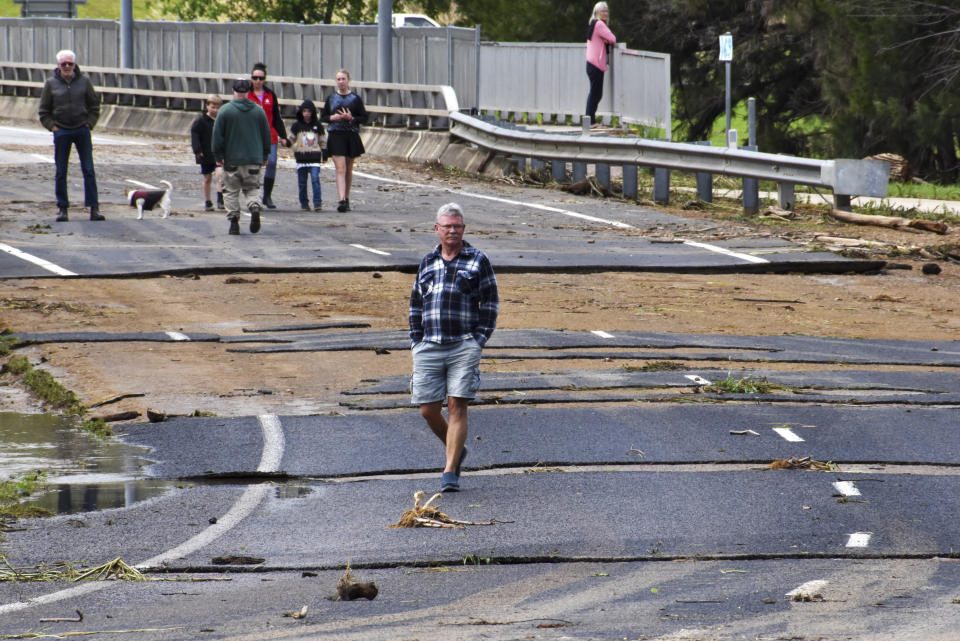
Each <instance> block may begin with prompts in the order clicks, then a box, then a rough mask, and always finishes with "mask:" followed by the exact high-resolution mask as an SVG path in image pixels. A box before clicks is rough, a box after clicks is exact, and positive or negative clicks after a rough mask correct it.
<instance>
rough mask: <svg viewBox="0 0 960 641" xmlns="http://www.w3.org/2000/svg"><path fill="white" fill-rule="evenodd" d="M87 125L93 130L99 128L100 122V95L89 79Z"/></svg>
mask: <svg viewBox="0 0 960 641" xmlns="http://www.w3.org/2000/svg"><path fill="white" fill-rule="evenodd" d="M86 101H87V125H89V126H90V129H93V128H94V127H96V126H97V121H98V120H100V94H98V93H97V90H96V89H94V88H93V83H92V82H90V78H89V77H88V78H87V93H86Z"/></svg>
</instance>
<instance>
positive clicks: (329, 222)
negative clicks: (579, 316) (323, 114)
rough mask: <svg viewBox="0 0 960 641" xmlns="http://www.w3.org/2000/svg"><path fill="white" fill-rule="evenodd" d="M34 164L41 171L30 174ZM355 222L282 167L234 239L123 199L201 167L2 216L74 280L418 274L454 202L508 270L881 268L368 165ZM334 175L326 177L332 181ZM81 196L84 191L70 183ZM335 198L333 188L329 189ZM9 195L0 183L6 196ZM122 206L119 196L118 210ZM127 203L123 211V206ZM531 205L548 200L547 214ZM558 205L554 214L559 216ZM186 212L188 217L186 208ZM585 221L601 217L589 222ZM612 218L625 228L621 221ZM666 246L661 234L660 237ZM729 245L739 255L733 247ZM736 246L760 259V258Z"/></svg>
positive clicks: (113, 183) (146, 174)
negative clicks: (255, 230) (91, 210)
mask: <svg viewBox="0 0 960 641" xmlns="http://www.w3.org/2000/svg"><path fill="white" fill-rule="evenodd" d="M34 171H37V170H34ZM354 176H355V177H354V187H353V195H352V197H351V205H352V208H353V211H352V212H351V218H350V223H349V224H346V223H344V221H343V218H342V216H341V215H340V214H338V213H337V212H335V211H333V208H332V205H330V203H331V202H332V201H329V200H328V204H327V205H326V207H327V208H326V209H325V210H324V211H321V212H310V213H305V212H301V211H299V209H298V206H297V205H296V203H295V200H294V198H293V195H294V194H295V193H296V187H295V177H294V174H293V172H291V171H281V172H280V173H279V174H278V183H277V188H276V190H275V191H274V197H275V199H276V200H278V201H279V203H280V207H279V208H278V209H277V210H268V211H266V212H264V215H263V229H262V231H261V232H260V233H259V234H256V235H254V234H249V233H247V230H246V219H244V220H243V221H242V222H243V224H242V225H241V229H242V233H241V235H240V236H239V237H236V236H228V235H227V233H226V228H227V222H226V220H225V217H224V215H223V212H219V211H218V212H211V213H200V212H198V211H197V209H198V207H197V205H198V204H199V203H198V202H197V201H195V200H194V198H195V197H194V196H192V195H191V196H188V194H187V192H186V190H182V189H175V190H174V192H173V198H172V200H173V211H174V213H173V214H172V215H171V217H169V218H167V219H162V218H160V217H159V216H160V215H159V213H156V212H147V213H145V215H144V219H143V220H139V221H138V220H136V211H135V210H134V209H133V208H131V207H128V206H127V205H126V202H125V197H124V195H123V193H124V190H125V189H130V188H132V185H131V184H130V183H129V182H126V180H127V178H130V177H135V178H136V179H137V180H140V181H143V182H146V183H148V184H159V181H160V180H161V179H165V180H170V181H171V182H173V183H174V184H175V185H189V184H195V183H196V182H197V181H198V178H197V176H196V173H195V166H193V165H187V164H186V162H185V164H184V166H170V165H164V166H156V167H155V166H151V165H149V164H147V165H142V166H130V165H114V164H102V165H101V166H98V179H99V181H98V182H99V183H100V184H101V192H102V194H101V201H102V203H103V205H104V207H108V209H109V211H107V212H106V213H107V218H108V219H107V221H105V222H91V221H89V220H88V219H87V218H88V214H87V212H86V210H85V209H83V208H80V207H74V208H73V209H71V220H70V222H67V223H55V222H53V218H54V215H55V212H54V211H53V208H52V207H51V213H50V215H49V217H46V218H42V219H37V220H40V221H41V223H42V224H49V226H50V228H49V229H41V230H39V231H38V230H37V229H36V228H32V229H31V228H30V225H29V224H27V223H25V222H24V221H22V220H17V221H15V222H11V223H5V224H4V225H3V226H2V228H0V231H2V234H3V237H4V243H5V244H7V245H9V246H11V247H13V248H15V249H17V250H20V251H23V252H26V253H28V254H31V255H33V256H35V257H37V258H40V259H43V260H46V261H50V262H51V263H54V264H55V265H58V266H59V267H61V268H63V269H66V270H69V271H70V272H73V273H75V274H77V275H80V276H126V275H130V276H132V275H150V274H160V273H190V272H207V273H213V272H226V271H324V270H374V269H391V270H403V271H413V270H415V269H416V266H417V264H418V263H419V261H420V258H421V257H422V256H423V254H424V253H426V252H427V251H428V250H429V249H430V248H431V247H432V246H433V245H435V243H436V237H435V235H434V234H433V231H432V225H431V222H432V217H433V212H435V211H436V210H437V208H438V207H439V206H440V205H441V204H443V203H445V202H449V201H450V200H451V199H455V200H457V201H459V202H461V204H462V205H463V206H464V207H465V209H466V211H467V219H468V221H469V226H470V227H469V231H468V240H469V241H470V242H472V243H474V244H476V245H477V246H479V247H481V248H483V249H484V251H485V252H486V253H487V254H488V255H489V256H490V258H491V260H492V261H493V263H494V265H495V267H496V268H497V269H498V270H501V271H539V272H542V271H550V270H567V269H588V270H603V271H609V270H611V269H612V270H645V271H709V272H786V271H799V272H817V273H833V272H851V271H854V272H862V271H873V270H877V269H879V268H880V267H882V266H883V264H884V263H883V262H882V261H862V260H854V259H848V258H844V257H842V256H839V255H836V254H830V253H826V252H807V251H805V248H804V247H801V246H798V245H793V244H791V243H788V242H786V241H782V240H779V239H770V238H743V239H734V240H724V241H716V242H713V241H711V240H709V238H708V239H707V240H706V241H705V242H708V243H709V244H710V245H711V246H713V247H714V248H715V249H714V250H709V249H705V248H702V247H697V246H693V245H689V244H684V243H683V242H675V241H674V236H675V235H676V236H677V237H682V236H683V235H684V234H688V235H689V234H693V235H694V236H695V239H696V240H701V238H700V237H699V236H697V235H696V232H697V231H698V230H701V229H704V228H705V225H704V223H703V222H702V221H698V220H693V219H685V218H682V217H679V216H675V215H671V214H665V213H662V212H657V211H655V210H652V209H647V208H644V207H639V206H635V205H630V204H627V203H620V202H607V201H596V200H592V199H589V198H582V197H576V196H572V195H570V194H558V193H556V192H553V191H545V190H538V189H525V188H520V189H513V190H512V191H511V194H510V197H509V198H508V199H505V200H499V201H498V200H493V201H491V200H489V197H491V196H492V197H494V198H496V197H498V196H499V194H498V192H497V191H496V190H495V189H492V188H487V187H485V186H483V185H479V186H474V187H471V188H470V189H471V190H474V191H470V190H461V189H453V188H450V187H447V186H445V185H434V184H430V183H429V181H428V180H425V181H424V184H423V185H416V186H410V185H396V184H392V183H391V182H390V179H388V178H377V177H375V176H373V175H370V174H365V173H363V172H358V173H355V175H354ZM331 178H332V172H328V171H324V175H323V179H324V182H325V183H326V182H327V181H328V179H331ZM45 180H47V178H46V177H44V178H40V177H38V179H37V181H36V184H34V182H33V181H28V182H29V184H30V185H31V192H35V196H34V197H36V198H41V199H42V200H45V201H46V200H49V199H50V196H51V194H50V193H49V190H50V189H51V187H50V186H49V183H48V182H44V181H45ZM71 187H72V189H73V190H74V197H76V190H77V186H73V185H72V186H71ZM325 187H326V189H325V191H326V192H327V197H328V199H329V198H330V193H331V187H332V185H329V184H325ZM0 191H2V190H0ZM121 203H122V204H121ZM115 205H120V208H117V207H115ZM535 207H550V208H553V210H551V211H545V210H543V209H537V208H535ZM554 210H556V211H554ZM187 212H190V213H187ZM581 216H588V217H595V218H598V219H599V220H587V219H584V218H582V217H581ZM614 223H624V224H626V225H629V226H631V227H630V228H627V229H618V228H616V227H614ZM658 235H660V236H667V237H669V239H670V240H671V242H658V240H657V236H658ZM730 252H734V254H731V253H730ZM736 252H742V253H745V254H750V255H752V256H754V257H756V258H757V259H762V260H763V261H765V262H759V263H758V262H753V261H751V260H748V259H746V258H743V257H741V256H737V255H735V253H736ZM51 275H53V274H52V273H51V272H50V271H47V270H45V269H43V268H42V267H40V266H38V265H35V264H33V263H30V262H28V261H26V260H23V259H21V258H18V257H15V256H12V255H9V254H6V253H0V278H35V277H42V276H51Z"/></svg>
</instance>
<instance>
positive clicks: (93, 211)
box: [90, 207, 106, 220]
mask: <svg viewBox="0 0 960 641" xmlns="http://www.w3.org/2000/svg"><path fill="white" fill-rule="evenodd" d="M90 220H106V218H104V217H103V216H102V215H101V214H100V208H99V207H91V208H90Z"/></svg>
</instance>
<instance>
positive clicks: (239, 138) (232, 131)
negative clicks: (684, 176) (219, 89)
mask: <svg viewBox="0 0 960 641" xmlns="http://www.w3.org/2000/svg"><path fill="white" fill-rule="evenodd" d="M212 146H213V155H214V157H215V158H216V159H217V162H220V161H223V164H224V165H261V164H263V163H264V162H265V161H266V160H267V158H269V157H270V147H271V143H270V125H269V124H268V123H267V115H266V114H265V113H263V109H261V108H260V105H258V104H256V103H255V102H253V101H252V100H249V99H247V98H234V99H233V100H231V101H230V102H228V103H227V104H226V105H224V106H223V108H222V109H220V112H219V113H218V114H217V119H216V121H215V122H214V124H213V145H212Z"/></svg>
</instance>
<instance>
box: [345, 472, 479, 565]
mask: <svg viewBox="0 0 960 641" xmlns="http://www.w3.org/2000/svg"><path fill="white" fill-rule="evenodd" d="M424 496H426V493H425V492H424V491H423V490H417V491H416V492H415V493H414V495H413V508H411V509H409V510H407V511H406V512H404V513H403V514H401V515H400V520H399V521H397V522H396V523H394V524H393V525H390V526H387V527H388V529H392V528H410V527H437V528H455V529H460V530H462V529H463V528H464V527H465V526H467V525H494V524H495V523H497V521H483V522H477V521H460V520H457V519H453V518H450V517H449V516H447V515H446V514H444V513H443V512H441V511H440V510H439V509H438V508H436V507H434V505H433V504H434V502H435V501H438V500H439V499H440V496H441V495H440V493H437V494H434V495H433V496H431V497H430V499H429V500H428V501H427V502H426V503H424V504H423V505H420V501H421V500H422V499H423V497H424ZM347 569H348V570H349V566H348V568H347Z"/></svg>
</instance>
